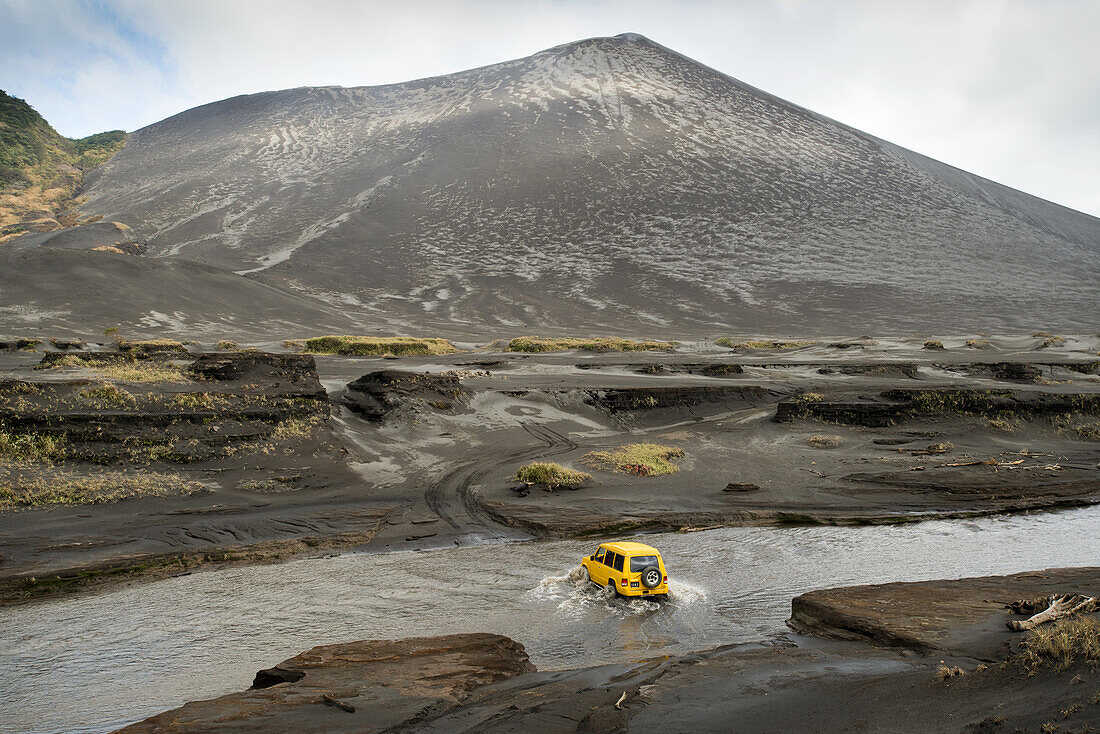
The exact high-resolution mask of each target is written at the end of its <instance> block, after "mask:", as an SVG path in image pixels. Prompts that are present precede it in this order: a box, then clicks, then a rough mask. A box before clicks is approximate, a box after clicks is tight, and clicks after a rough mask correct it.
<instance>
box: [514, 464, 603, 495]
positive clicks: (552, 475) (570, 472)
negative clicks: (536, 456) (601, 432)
mask: <svg viewBox="0 0 1100 734" xmlns="http://www.w3.org/2000/svg"><path fill="white" fill-rule="evenodd" d="M591 478H592V475H590V474H585V473H584V472H581V471H577V470H576V469H570V468H568V467H564V466H562V465H561V464H555V463H554V462H552V461H533V462H531V463H530V464H526V465H524V466H521V467H520V468H519V471H517V472H516V476H515V479H516V481H520V482H527V483H528V484H542V485H544V486H546V487H549V488H550V489H557V488H558V487H566V488H571V489H575V488H577V487H579V486H581V485H582V484H584V482H585V481H586V480H588V479H591Z"/></svg>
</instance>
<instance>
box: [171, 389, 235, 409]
mask: <svg viewBox="0 0 1100 734" xmlns="http://www.w3.org/2000/svg"><path fill="white" fill-rule="evenodd" d="M169 402H170V403H171V404H172V405H174V406H175V407H177V408H184V409H186V410H215V409H217V408H220V407H223V406H225V405H226V404H227V403H228V400H227V399H226V398H225V397H224V396H222V395H215V394H211V393H208V392H184V393H180V394H178V395H173V396H172V397H171V398H170V400H169Z"/></svg>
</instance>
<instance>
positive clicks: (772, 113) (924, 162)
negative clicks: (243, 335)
mask: <svg viewBox="0 0 1100 734" xmlns="http://www.w3.org/2000/svg"><path fill="white" fill-rule="evenodd" d="M91 179H92V180H91V181H90V183H89V186H88V187H87V191H86V195H87V197H88V201H87V204H86V205H85V207H84V209H85V210H86V211H87V212H88V213H93V214H102V215H105V216H108V217H109V218H111V219H115V220H118V221H122V222H125V223H126V224H129V225H130V226H132V227H133V228H134V232H135V236H136V237H138V238H140V239H143V240H145V241H146V242H147V244H148V253H149V254H150V255H153V256H171V257H186V258H190V259H194V260H200V261H203V262H206V263H210V264H214V265H217V266H219V267H222V268H225V269H229V270H234V271H238V272H242V273H246V274H249V277H250V278H255V279H259V280H262V281H264V282H265V283H268V284H272V285H276V286H279V287H281V288H288V289H298V290H301V291H304V292H305V293H308V294H310V295H313V296H320V297H321V298H323V299H327V300H328V301H329V302H330V303H332V304H337V305H339V306H340V307H341V308H342V309H345V310H347V311H349V312H353V313H355V314H357V315H358V316H360V317H369V318H370V320H371V321H372V322H373V323H375V324H385V325H388V326H390V327H391V328H407V327H408V326H409V325H417V326H419V327H421V328H446V329H447V333H449V334H452V333H455V332H456V330H463V329H467V330H470V331H471V332H475V331H476V332H480V333H484V332H485V331H486V330H487V329H489V330H491V329H493V328H497V329H499V328H500V327H501V326H506V327H538V328H544V329H545V328H586V329H595V328H601V329H606V328H615V329H620V330H622V329H629V330H637V329H648V330H652V329H660V328H664V329H668V330H672V331H675V332H676V333H681V334H690V333H707V332H710V331H713V330H715V328H717V327H722V328H724V327H725V326H726V325H728V324H739V325H742V326H748V325H751V326H752V328H756V329H761V330H774V329H777V328H780V329H781V328H784V327H786V328H788V329H790V328H800V329H818V328H825V327H830V328H833V329H845V330H849V329H850V330H854V331H856V333H859V332H862V331H875V330H877V331H880V332H881V331H884V330H895V329H905V330H906V331H912V330H914V329H917V330H924V329H928V330H933V329H937V328H949V329H954V330H958V329H971V328H979V329H1001V330H1009V331H1022V330H1032V329H1034V328H1041V327H1045V328H1055V329H1059V330H1066V331H1080V330H1081V329H1082V328H1084V329H1090V328H1092V327H1093V325H1094V324H1095V323H1096V322H1097V317H1098V316H1100V314H1098V312H1097V303H1098V302H1100V299H1098V298H1097V288H1096V283H1097V282H1100V220H1097V219H1096V218H1094V217H1091V216H1088V215H1085V214H1081V213H1079V212H1075V211H1072V210H1069V209H1066V208H1063V207H1060V206H1057V205H1055V204H1051V203H1050V202H1046V201H1043V200H1041V199H1037V198H1035V197H1032V196H1029V195H1027V194H1024V193H1021V192H1019V191H1015V190H1012V189H1009V188H1006V187H1004V186H1000V185H998V184H995V183H993V182H990V181H986V180H984V179H981V178H979V177H977V176H973V175H971V174H968V173H966V172H964V171H960V170H958V169H955V168H952V167H950V166H947V165H944V164H942V163H939V162H937V161H934V160H931V159H929V158H926V157H924V156H921V155H919V154H916V153H913V152H911V151H908V150H905V149H902V148H899V147H897V146H895V145H892V144H890V143H888V142H886V141H883V140H879V139H877V138H874V137H872V136H870V135H867V134H865V133H862V132H860V131H858V130H854V129H852V128H850V127H847V126H845V125H843V124H841V123H838V122H836V121H833V120H830V119H828V118H825V117H822V116H821V115H817V114H815V113H813V112H810V111H808V110H805V109H802V108H800V107H797V106H796V105H792V104H790V103H788V102H785V101H783V100H781V99H778V98H776V97H774V96H771V95H769V94H767V93H765V92H762V91H761V90H758V89H755V88H753V87H750V86H748V85H746V84H744V83H742V82H740V81H738V80H736V79H732V78H730V77H728V76H725V75H723V74H720V73H718V72H716V71H714V70H712V69H709V68H707V67H704V66H702V65H700V64H698V63H696V62H694V61H692V60H690V59H687V58H685V57H683V56H681V55H679V54H676V53H674V52H672V51H670V50H669V49H666V48H664V47H662V46H660V45H658V44H655V43H653V42H651V41H649V40H647V39H644V38H641V37H639V36H635V35H628V36H617V37H614V38H596V39H589V40H586V41H580V42H576V43H570V44H566V45H563V46H558V47H555V48H552V49H549V50H546V51H543V52H541V53H538V54H535V55H533V56H530V57H528V58H524V59H519V60H516V61H510V62H506V63H501V64H495V65H492V66H487V67H483V68H480V69H474V70H470V71H464V72H461V73H456V74H451V75H448V76H442V77H437V78H432V79H424V80H419V81H413V82H408V83H404V84H395V85H390V86H381V87H361V88H351V89H346V88H341V87H320V88H318V87H306V88H299V89H291V90H284V91H278V92H266V93H261V94H254V95H248V96H242V97H236V98H233V99H228V100H224V101H221V102H215V103H212V104H208V105H205V106H202V107H198V108H195V109H192V110H188V111H186V112H183V113H180V114H178V115H176V116H174V117H171V118H168V119H166V120H164V121H162V122H159V123H156V124H154V125H151V126H149V127H147V128H144V129H142V130H139V131H137V132H135V133H133V134H132V135H131V137H130V139H129V142H128V143H127V144H126V147H125V148H124V149H123V150H122V151H121V152H120V153H119V154H118V155H116V156H115V157H114V158H113V159H112V160H111V161H110V162H109V163H108V164H107V165H105V166H104V167H102V168H101V169H97V171H96V172H95V173H93V174H92V177H91Z"/></svg>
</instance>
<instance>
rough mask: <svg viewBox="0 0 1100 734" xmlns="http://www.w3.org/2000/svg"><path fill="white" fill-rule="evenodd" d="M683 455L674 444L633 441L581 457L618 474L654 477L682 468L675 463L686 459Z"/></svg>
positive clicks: (586, 464) (584, 460)
mask: <svg viewBox="0 0 1100 734" xmlns="http://www.w3.org/2000/svg"><path fill="white" fill-rule="evenodd" d="M684 455H685V454H684V450H683V449H681V448H677V447H675V446H662V445H660V444H656V443H632V444H629V445H627V446H623V447H621V448H619V449H617V450H615V451H590V452H589V453H587V454H585V455H584V456H582V457H581V463H582V464H584V465H585V466H589V467H592V468H593V469H602V470H604V471H610V472H614V473H615V474H634V475H637V476H642V477H653V476H659V475H661V474H675V473H676V472H678V471H680V467H678V466H676V464H674V463H673V462H674V461H675V460H676V459H682V458H684Z"/></svg>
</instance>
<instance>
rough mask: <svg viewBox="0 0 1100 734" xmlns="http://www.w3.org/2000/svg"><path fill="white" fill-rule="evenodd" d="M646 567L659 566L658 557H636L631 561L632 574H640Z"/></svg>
mask: <svg viewBox="0 0 1100 734" xmlns="http://www.w3.org/2000/svg"><path fill="white" fill-rule="evenodd" d="M646 566H658V563H657V556H634V557H633V558H631V559H630V572H631V573H638V572H639V571H642V570H644V569H645V568H646Z"/></svg>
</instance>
